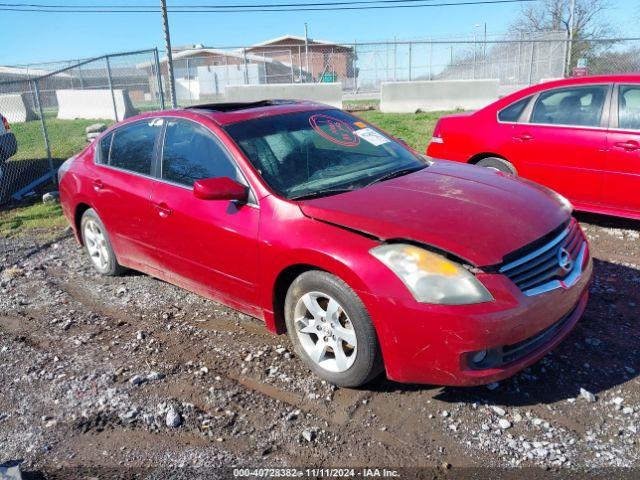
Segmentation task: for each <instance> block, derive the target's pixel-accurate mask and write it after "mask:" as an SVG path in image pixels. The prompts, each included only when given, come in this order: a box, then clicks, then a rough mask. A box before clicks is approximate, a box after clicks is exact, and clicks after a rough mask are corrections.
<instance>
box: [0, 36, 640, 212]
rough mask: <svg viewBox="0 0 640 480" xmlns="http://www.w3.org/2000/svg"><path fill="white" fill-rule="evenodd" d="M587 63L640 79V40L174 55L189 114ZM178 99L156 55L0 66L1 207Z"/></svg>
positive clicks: (525, 39)
mask: <svg viewBox="0 0 640 480" xmlns="http://www.w3.org/2000/svg"><path fill="white" fill-rule="evenodd" d="M569 48H571V62H570V63H569V62H568V57H569V55H568V49H569ZM578 59H581V60H580V61H581V63H586V65H587V67H586V68H583V69H582V70H581V72H580V73H581V74H589V75H591V74H605V73H621V72H639V71H640V38H626V39H589V40H574V41H573V42H572V43H569V41H568V40H567V39H566V38H565V36H564V33H563V32H546V33H544V34H536V35H516V36H515V37H514V36H513V35H511V36H510V37H509V38H506V39H502V40H487V41H484V39H482V40H481V39H480V38H478V37H475V38H470V39H469V38H466V39H465V38H462V39H458V40H449V39H445V40H430V39H425V40H419V41H400V42H398V41H390V42H374V43H353V44H337V43H331V42H321V41H317V40H309V41H305V40H304V39H300V38H297V37H283V39H281V40H278V41H275V42H268V43H263V44H259V45H253V46H240V47H227V48H207V47H198V48H191V49H181V50H176V51H174V52H173V60H174V77H175V84H176V97H177V103H178V105H180V106H187V105H192V104H197V103H207V102H216V101H224V100H225V88H226V87H227V86H230V85H250V84H284V83H319V82H339V83H340V84H341V85H342V88H343V98H345V99H356V100H357V99H359V98H364V99H375V98H377V95H378V93H379V91H380V85H381V83H383V82H393V81H397V82H402V81H415V80H473V79H498V80H499V84H500V94H501V95H505V94H508V93H510V92H512V91H515V90H517V89H520V88H523V87H525V86H527V85H531V84H535V83H539V82H541V81H544V80H548V79H553V78H561V77H564V76H569V75H572V74H573V73H575V72H573V67H574V66H575V65H576V63H577V62H578ZM569 65H570V66H569ZM168 91H169V78H168V68H167V61H166V57H165V56H164V55H163V56H160V55H159V54H158V51H157V49H153V50H141V51H136V52H127V53H120V54H111V55H105V56H102V57H98V58H92V59H86V60H75V61H65V62H54V63H47V64H38V65H26V66H18V67H2V66H0V114H1V115H3V116H4V117H5V119H6V121H7V122H8V124H10V125H11V130H10V131H7V126H6V125H4V124H3V126H0V169H1V172H0V204H1V203H4V202H7V201H9V200H10V199H12V198H14V199H19V198H20V197H22V196H23V195H25V194H26V193H28V192H30V191H32V190H33V188H34V187H35V186H37V185H40V184H42V183H43V182H47V181H50V180H54V179H55V172H56V171H57V167H58V166H59V165H60V163H61V162H62V161H64V160H65V159H66V158H68V157H70V156H71V155H73V154H75V153H77V152H78V151H80V150H81V149H82V147H83V146H84V145H85V144H86V132H85V129H86V128H87V127H89V126H90V125H92V124H95V123H103V124H106V125H108V124H110V123H112V122H114V121H118V120H122V119H123V118H125V117H127V116H130V115H133V114H135V113H137V112H143V111H149V110H155V109H163V108H164V107H165V96H164V93H163V92H168ZM167 104H169V101H168V100H167ZM7 122H5V124H6V123H7Z"/></svg>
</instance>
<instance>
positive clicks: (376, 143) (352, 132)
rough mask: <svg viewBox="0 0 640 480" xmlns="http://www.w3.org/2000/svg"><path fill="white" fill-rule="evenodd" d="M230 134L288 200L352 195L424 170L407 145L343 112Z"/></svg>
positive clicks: (304, 115)
mask: <svg viewBox="0 0 640 480" xmlns="http://www.w3.org/2000/svg"><path fill="white" fill-rule="evenodd" d="M226 131H227V133H228V134H229V135H230V136H231V137H232V138H233V139H234V140H235V142H236V143H237V144H238V146H239V147H240V148H241V149H242V151H243V152H244V154H245V155H246V156H247V158H248V159H249V160H250V161H251V163H252V164H253V166H254V167H255V168H256V169H257V170H258V172H259V173H260V175H262V178H264V180H265V181H266V182H267V184H268V185H269V186H270V187H271V188H272V189H273V190H275V191H276V192H278V193H279V194H280V195H282V196H284V197H286V198H289V199H299V198H304V197H311V196H323V195H331V194H333V193H339V192H341V191H345V190H354V189H356V188H362V187H364V186H366V185H369V184H371V183H374V182H376V181H378V180H384V179H386V178H391V177H392V176H395V174H397V175H400V174H403V173H410V172H411V171H414V170H419V169H420V168H423V167H424V166H425V165H426V160H425V159H423V158H421V157H420V156H418V155H416V154H414V153H412V152H411V151H410V150H409V149H408V148H407V147H405V146H404V145H402V144H400V143H398V142H396V141H394V140H392V139H391V138H389V137H388V136H386V135H384V134H383V133H381V132H379V131H378V130H376V129H374V128H371V127H369V126H368V125H366V124H365V123H363V122H362V121H360V120H359V119H357V118H355V117H353V116H351V115H349V114H347V113H345V112H342V111H341V110H315V111H311V112H297V113H289V114H285V115H276V116H269V117H264V118H258V119H254V120H248V121H245V122H239V123H236V124H233V125H230V126H228V127H226Z"/></svg>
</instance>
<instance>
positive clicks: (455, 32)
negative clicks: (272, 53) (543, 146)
mask: <svg viewBox="0 0 640 480" xmlns="http://www.w3.org/2000/svg"><path fill="white" fill-rule="evenodd" d="M302 1H304V2H308V3H314V2H316V3H317V2H319V1H320V0H302ZM302 1H301V0H296V1H295V2H293V0H292V1H291V2H289V1H287V2H283V1H274V0H261V1H257V0H230V1H229V0H180V1H178V0H173V1H172V0H168V5H169V7H171V5H179V4H183V5H184V4H189V5H193V4H196V3H208V4H249V3H269V2H272V3H302ZM325 1H326V0H325ZM434 1H436V0H434ZM11 3H21V2H20V1H18V0H16V1H13V2H11ZM24 3H39V4H58V5H59V4H65V5H74V4H84V5H87V4H90V5H100V4H105V3H107V4H111V5H114V4H127V3H135V4H137V5H141V4H144V5H151V6H153V7H156V6H158V5H159V1H157V0H155V1H150V0H130V2H127V1H124V0H102V1H96V0H74V1H65V0H53V1H52V0H39V1H38V2H35V1H29V2H26V1H25V2H24ZM436 3H443V2H442V1H441V0H437V2H436ZM444 3H446V2H444ZM609 4H610V5H611V9H610V10H609V12H608V16H609V20H610V21H611V23H613V24H614V25H615V26H616V28H617V29H618V31H619V33H620V35H623V36H640V31H638V30H637V28H636V27H637V24H638V21H640V8H639V7H638V0H610V1H609ZM524 5H526V4H517V3H516V4H494V5H475V6H473V5H466V6H447V7H426V8H407V9H402V8H399V9H385V10H360V11H357V10H355V11H330V12H318V11H314V12H273V13H264V12H261V13H170V16H169V25H170V31H171V41H172V44H173V46H174V47H176V46H182V45H190V44H204V45H206V46H214V47H222V46H239V45H250V44H253V43H257V42H260V41H264V40H267V39H270V38H274V37H278V36H281V35H285V34H293V35H300V36H302V35H303V34H304V23H305V22H307V24H308V26H309V37H310V38H317V39H323V40H331V41H334V42H339V43H340V42H342V43H352V42H354V41H358V42H367V41H385V40H392V39H394V38H397V39H398V40H412V39H426V38H444V37H446V38H452V37H453V38H461V37H467V38H473V35H474V33H476V34H478V36H481V35H483V31H484V24H485V23H486V26H487V32H488V36H489V38H496V37H498V36H500V35H501V34H503V33H504V32H505V31H506V30H507V29H508V27H509V25H510V24H511V23H512V22H513V21H514V19H516V18H517V17H518V15H519V14H520V12H521V11H522V8H523V6H524ZM0 45H2V46H3V47H2V48H1V50H0V65H19V64H28V63H39V62H49V61H57V60H69V59H79V58H88V57H92V56H99V55H103V54H106V53H113V52H122V51H130V50H139V49H146V48H153V47H156V46H157V47H158V48H159V49H161V50H162V49H164V37H163V31H162V22H161V15H160V11H159V8H158V12H157V13H50V12H48V13H40V12H9V11H0Z"/></svg>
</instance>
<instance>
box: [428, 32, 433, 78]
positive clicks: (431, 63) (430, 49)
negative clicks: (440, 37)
mask: <svg viewBox="0 0 640 480" xmlns="http://www.w3.org/2000/svg"><path fill="white" fill-rule="evenodd" d="M429 80H433V39H430V42H429Z"/></svg>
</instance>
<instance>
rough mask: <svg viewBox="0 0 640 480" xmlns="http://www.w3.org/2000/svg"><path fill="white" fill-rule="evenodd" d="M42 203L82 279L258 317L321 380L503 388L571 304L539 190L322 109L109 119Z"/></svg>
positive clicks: (298, 106) (564, 319) (559, 207)
mask: <svg viewBox="0 0 640 480" xmlns="http://www.w3.org/2000/svg"><path fill="white" fill-rule="evenodd" d="M60 196H61V200H62V206H63V209H64V213H65V215H66V217H67V219H68V220H69V222H70V224H71V226H72V227H73V229H74V231H75V233H76V237H77V239H78V241H79V242H80V243H81V244H83V245H84V247H85V248H86V251H87V253H88V255H89V258H90V259H91V261H92V262H93V265H94V266H95V268H96V269H97V270H98V272H100V273H103V274H105V275H115V274H117V273H120V272H121V271H122V269H123V268H124V267H128V268H133V269H136V270H140V271H143V272H146V273H148V274H150V275H153V276H156V277H158V278H161V279H164V280H166V281H168V282H171V283H174V284H176V285H179V286H181V287H184V288H186V289H189V290H191V291H194V292H197V293H200V294H202V295H204V296H206V297H208V298H211V299H213V300H215V301H218V302H222V303H224V304H226V305H229V306H231V307H234V308H236V309H238V310H241V311H243V312H245V313H247V314H249V315H253V316H255V317H258V318H261V319H264V321H265V322H266V325H267V327H268V328H269V329H270V330H272V331H273V332H277V333H284V332H288V334H289V336H290V338H291V341H292V343H293V345H294V348H295V351H296V353H297V354H298V356H299V357H301V358H302V359H303V360H304V361H305V362H306V363H307V365H308V366H309V367H310V368H311V369H312V370H313V371H314V372H316V373H317V374H318V375H319V376H321V377H323V378H325V379H327V380H329V381H330V382H333V383H335V384H338V385H343V386H357V385H361V384H363V383H366V382H367V381H369V380H370V379H372V378H373V377H375V376H376V375H378V374H379V373H381V372H382V371H383V370H384V371H386V374H387V376H388V377H389V378H391V379H394V380H398V381H402V382H422V383H437V384H443V385H477V384H482V383H487V382H492V381H495V380H498V379H501V378H505V377H507V376H510V375H512V374H514V373H515V372H517V371H518V370H520V369H522V368H524V367H526V366H527V365H530V364H531V363H533V362H535V361H536V360H538V359H539V358H541V357H542V356H543V355H544V354H545V353H546V352H547V351H548V350H549V349H550V348H552V347H553V346H555V345H556V344H557V343H558V342H560V341H561V340H562V339H563V338H564V337H565V336H566V335H567V334H568V332H569V331H570V330H571V329H572V328H573V326H574V325H575V323H576V322H577V320H578V319H579V317H580V316H581V315H582V312H583V311H584V308H585V304H586V302H587V284H588V282H589V279H590V277H591V270H592V263H591V259H590V255H589V247H588V244H587V241H586V239H585V237H584V235H583V233H582V231H581V229H580V227H579V225H578V223H577V222H576V221H575V220H574V219H573V218H572V217H571V209H570V207H569V206H568V205H567V204H566V202H563V201H562V199H561V198H560V197H559V196H558V195H557V194H555V193H553V192H551V191H550V190H547V189H546V188H544V187H540V186H538V185H535V184H532V183H529V182H527V181H525V180H519V179H516V178H513V177H511V176H507V175H503V174H501V173H496V172H493V171H489V170H483V169H479V168H475V167H471V166H467V165H460V164H456V163H452V162H447V161H437V162H431V161H430V160H428V159H427V158H426V157H423V156H421V155H419V154H417V153H416V152H414V151H412V150H410V149H408V148H407V147H406V146H405V145H403V144H402V143H400V142H398V141H396V140H395V139H393V138H392V137H391V136H389V135H387V134H385V133H384V132H382V131H380V130H378V129H376V128H375V127H373V126H371V125H369V124H367V123H365V122H363V121H362V120H360V119H358V118H356V117H354V116H351V115H349V114H347V113H345V112H342V111H340V110H336V109H332V108H330V107H327V106H324V105H319V104H314V103H309V102H293V101H264V102H258V103H253V104H218V105H203V106H199V107H195V108H189V109H184V110H174V111H164V112H156V113H148V114H145V115H141V116H138V117H134V118H131V119H128V120H127V121H125V122H122V123H120V124H118V125H116V126H115V127H112V128H111V129H109V130H107V131H106V132H104V133H103V134H102V136H101V137H100V138H98V139H97V140H96V141H95V142H94V143H93V144H91V145H90V146H89V147H87V148H86V149H85V150H84V151H83V152H82V153H80V154H79V155H78V156H76V157H74V158H72V159H69V160H68V161H67V162H66V163H65V164H64V165H63V167H62V168H61V170H60Z"/></svg>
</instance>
